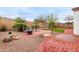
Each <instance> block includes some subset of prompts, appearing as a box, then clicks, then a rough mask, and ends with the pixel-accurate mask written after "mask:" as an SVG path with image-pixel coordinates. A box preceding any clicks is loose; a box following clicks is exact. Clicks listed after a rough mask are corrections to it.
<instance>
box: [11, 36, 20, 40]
mask: <svg viewBox="0 0 79 59" xmlns="http://www.w3.org/2000/svg"><path fill="white" fill-rule="evenodd" d="M19 38H20V37H19V36H17V35H13V36H12V39H13V40H18V39H19Z"/></svg>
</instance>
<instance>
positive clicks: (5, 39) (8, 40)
mask: <svg viewBox="0 0 79 59" xmlns="http://www.w3.org/2000/svg"><path fill="white" fill-rule="evenodd" d="M10 41H12V38H11V37H9V38H4V39H3V42H10Z"/></svg>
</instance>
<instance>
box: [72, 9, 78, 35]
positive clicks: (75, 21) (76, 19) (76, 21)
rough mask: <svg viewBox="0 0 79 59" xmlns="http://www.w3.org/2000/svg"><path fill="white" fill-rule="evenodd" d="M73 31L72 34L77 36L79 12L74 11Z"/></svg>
mask: <svg viewBox="0 0 79 59" xmlns="http://www.w3.org/2000/svg"><path fill="white" fill-rule="evenodd" d="M73 14H74V29H73V33H74V34H75V35H79V11H78V10H77V11H74V12H73Z"/></svg>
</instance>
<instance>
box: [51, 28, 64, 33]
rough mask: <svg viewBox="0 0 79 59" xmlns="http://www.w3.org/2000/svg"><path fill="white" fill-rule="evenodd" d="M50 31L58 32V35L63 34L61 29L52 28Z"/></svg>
mask: <svg viewBox="0 0 79 59" xmlns="http://www.w3.org/2000/svg"><path fill="white" fill-rule="evenodd" d="M52 30H53V31H54V32H60V33H63V32H64V29H62V28H53V29H52Z"/></svg>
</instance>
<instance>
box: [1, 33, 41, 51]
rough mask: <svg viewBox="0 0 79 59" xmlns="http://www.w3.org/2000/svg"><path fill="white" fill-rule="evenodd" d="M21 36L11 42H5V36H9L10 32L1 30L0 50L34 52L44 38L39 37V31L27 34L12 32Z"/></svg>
mask: <svg viewBox="0 0 79 59" xmlns="http://www.w3.org/2000/svg"><path fill="white" fill-rule="evenodd" d="M12 33H13V34H16V35H18V36H19V37H20V39H19V40H12V41H11V42H8V43H6V42H3V38H5V37H8V36H9V35H8V32H0V52H33V51H35V50H36V49H37V48H38V45H39V43H41V42H42V40H43V38H41V37H39V33H33V35H27V34H26V33H22V32H12Z"/></svg>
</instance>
